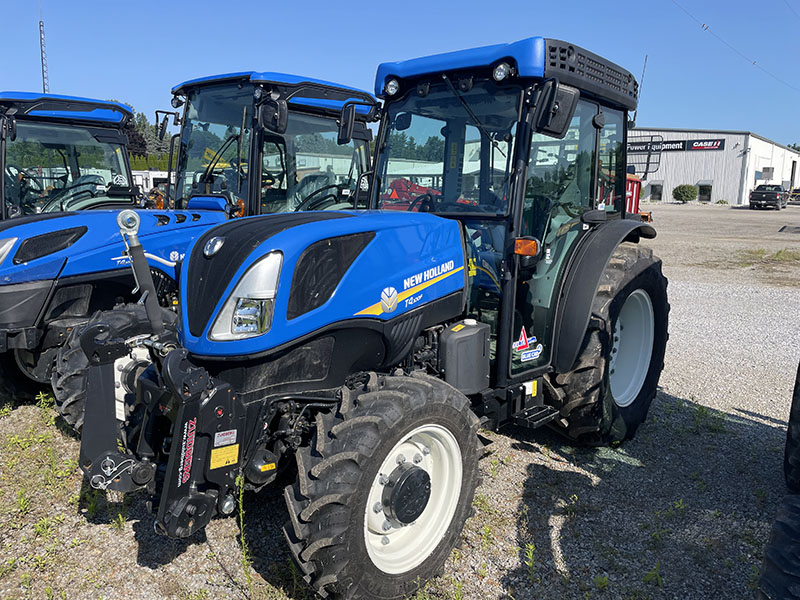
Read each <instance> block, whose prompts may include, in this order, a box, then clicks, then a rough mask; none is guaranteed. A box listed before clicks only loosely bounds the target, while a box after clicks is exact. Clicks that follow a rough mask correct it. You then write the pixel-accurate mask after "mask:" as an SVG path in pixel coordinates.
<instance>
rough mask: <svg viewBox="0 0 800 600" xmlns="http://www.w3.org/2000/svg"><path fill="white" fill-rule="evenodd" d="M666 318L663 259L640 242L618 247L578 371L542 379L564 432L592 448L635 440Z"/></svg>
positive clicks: (657, 368)
mask: <svg viewBox="0 0 800 600" xmlns="http://www.w3.org/2000/svg"><path fill="white" fill-rule="evenodd" d="M668 315H669V304H668V303H667V280H666V278H665V277H664V275H663V274H662V272H661V260H660V259H658V258H657V257H655V256H653V252H652V250H651V249H650V248H646V247H643V246H639V245H638V244H631V243H623V244H621V245H620V246H618V247H617V249H616V250H615V251H614V253H613V254H612V255H611V258H610V259H609V262H608V265H607V266H606V268H605V270H604V271H603V275H602V277H601V279H600V285H599V286H598V290H597V292H596V294H595V298H594V300H593V302H592V318H591V321H590V324H589V328H588V329H587V331H586V335H585V337H584V340H583V344H582V346H581V351H580V354H579V355H578V358H577V360H576V362H575V365H574V366H573V369H572V370H571V371H569V372H568V373H559V374H555V375H549V376H546V377H545V393H546V394H547V396H548V400H549V403H550V404H552V405H553V406H554V407H556V408H558V409H559V411H560V416H561V419H559V420H556V421H555V422H554V424H555V425H556V428H557V429H558V430H559V431H561V432H562V433H564V434H566V435H567V436H568V437H569V438H570V439H572V440H574V441H575V442H578V443H581V444H586V445H593V446H597V445H606V444H611V443H614V442H621V441H623V440H627V439H631V438H632V437H633V436H634V435H635V433H636V430H637V429H638V427H639V425H641V424H642V422H644V420H645V418H646V417H647V411H648V410H649V408H650V404H651V402H652V401H653V398H654V397H655V395H656V391H657V388H658V379H659V377H660V376H661V371H662V369H663V368H664V353H665V350H666V344H667V337H668V333H667V321H668ZM626 328H627V330H626Z"/></svg>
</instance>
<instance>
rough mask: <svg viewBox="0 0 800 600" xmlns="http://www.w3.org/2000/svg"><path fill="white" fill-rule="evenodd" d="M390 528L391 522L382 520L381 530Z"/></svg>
mask: <svg viewBox="0 0 800 600" xmlns="http://www.w3.org/2000/svg"><path fill="white" fill-rule="evenodd" d="M391 528H392V524H391V523H389V521H384V522H383V530H384V531H389V530H390V529H391Z"/></svg>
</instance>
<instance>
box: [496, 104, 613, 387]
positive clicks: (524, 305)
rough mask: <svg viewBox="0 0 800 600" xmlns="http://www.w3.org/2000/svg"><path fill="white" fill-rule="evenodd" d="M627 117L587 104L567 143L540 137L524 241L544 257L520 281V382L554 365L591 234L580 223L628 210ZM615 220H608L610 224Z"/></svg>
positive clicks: (529, 179) (515, 322)
mask: <svg viewBox="0 0 800 600" xmlns="http://www.w3.org/2000/svg"><path fill="white" fill-rule="evenodd" d="M623 141H624V113H623V112H622V111H616V110H610V109H607V108H602V109H601V107H600V106H599V105H598V104H596V103H594V102H590V101H587V100H585V99H581V100H579V102H578V106H577V108H576V110H575V114H574V116H573V119H572V122H571V123H570V127H569V130H568V132H567V135H566V136H565V137H564V139H562V140H557V139H555V138H551V137H549V136H546V135H542V134H537V133H534V134H533V138H532V140H531V146H530V154H529V157H528V169H527V176H526V182H525V194H524V200H523V202H524V204H523V212H522V215H523V218H522V228H521V232H520V235H522V236H534V237H535V238H536V239H538V240H539V241H540V243H541V247H542V251H541V255H540V258H539V260H538V262H537V263H536V265H535V267H534V268H533V270H532V272H528V273H525V272H519V273H518V274H517V285H516V297H515V309H514V316H513V319H512V330H511V360H510V373H509V375H510V376H511V377H512V378H513V377H516V376H519V375H521V374H523V373H525V372H527V371H529V370H532V369H537V368H540V367H545V366H547V365H548V364H549V363H550V359H551V350H552V349H551V345H552V335H553V323H554V317H555V312H556V311H555V308H556V305H557V302H558V295H559V290H560V288H561V283H562V280H563V277H564V272H565V270H566V266H567V265H568V263H569V258H570V256H571V255H572V252H573V251H574V250H575V248H576V246H577V244H578V242H579V241H580V240H581V238H582V237H583V236H584V235H585V233H586V232H587V231H588V230H589V227H590V226H589V225H587V224H585V223H584V222H583V221H582V220H581V217H582V215H583V214H584V213H585V212H586V211H588V210H593V209H601V210H605V211H607V212H608V213H609V214H610V215H611V214H614V213H618V212H619V211H620V210H622V209H623V203H624V192H625V190H624V185H625V165H624V156H625V153H624V151H623ZM610 215H609V216H610Z"/></svg>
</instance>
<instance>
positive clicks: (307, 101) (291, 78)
mask: <svg viewBox="0 0 800 600" xmlns="http://www.w3.org/2000/svg"><path fill="white" fill-rule="evenodd" d="M237 79H238V80H245V81H249V82H252V83H266V84H273V85H277V86H283V87H294V88H298V89H300V88H302V87H303V86H309V87H310V86H314V87H317V88H319V87H324V88H330V89H331V91H332V92H334V97H331V98H318V97H305V96H294V97H292V98H291V100H290V101H289V102H290V103H292V104H302V105H306V106H311V107H315V108H321V109H328V110H341V108H342V106H343V105H344V103H345V102H347V101H348V100H356V101H361V102H367V103H370V104H375V103H377V100H376V99H375V97H374V96H373V95H372V94H370V93H369V92H366V91H364V90H359V89H358V88H354V87H350V86H347V85H341V84H339V83H334V82H332V81H325V80H322V79H315V78H313V77H305V76H302V75H291V74H289V73H276V72H272V71H265V72H259V71H240V72H237V73H225V74H221V75H211V76H208V77H198V78H197V79H190V80H189V81H184V82H183V83H181V84H180V85H176V86H175V87H174V88H172V93H173V94H175V95H185V94H186V93H187V92H188V91H189V90H190V89H192V88H194V87H199V86H203V85H208V84H215V83H224V82H226V81H235V80H237ZM336 92H338V94H337V93H336ZM361 108H362V107H358V112H365V111H363V110H361Z"/></svg>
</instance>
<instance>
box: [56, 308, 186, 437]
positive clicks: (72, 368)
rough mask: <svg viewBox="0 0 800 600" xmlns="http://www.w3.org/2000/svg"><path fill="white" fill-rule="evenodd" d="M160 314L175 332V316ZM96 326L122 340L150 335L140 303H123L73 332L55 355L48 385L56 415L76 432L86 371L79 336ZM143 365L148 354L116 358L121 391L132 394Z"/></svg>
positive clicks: (149, 328) (165, 311) (116, 381)
mask: <svg viewBox="0 0 800 600" xmlns="http://www.w3.org/2000/svg"><path fill="white" fill-rule="evenodd" d="M161 313H162V318H163V321H164V326H165V327H168V328H172V329H174V328H175V325H176V320H177V316H176V315H175V313H173V312H172V311H169V310H167V309H161ZM96 323H107V324H108V325H110V326H111V328H112V330H113V331H114V333H115V335H118V336H119V337H122V338H123V339H125V340H131V339H133V338H136V337H139V336H144V335H148V334H151V333H152V328H151V327H150V321H149V320H148V319H147V311H146V309H145V307H144V306H143V305H141V304H124V305H120V306H118V307H117V308H115V309H113V310H106V311H98V312H96V313H95V314H94V315H92V318H91V319H89V320H88V321H87V322H86V323H84V324H83V326H81V327H76V328H75V329H73V330H72V333H70V336H69V338H68V339H67V342H66V343H65V344H64V346H62V347H61V348H60V349H59V351H58V354H57V355H56V360H55V364H54V366H53V377H52V380H51V382H52V385H53V395H54V396H55V399H56V406H57V407H58V411H59V413H61V416H62V417H64V420H65V421H66V422H67V423H69V424H70V425H71V426H72V427H73V428H74V429H75V430H76V431H78V432H80V430H81V428H82V427H83V413H84V409H85V407H86V377H87V374H88V369H89V360H88V359H87V358H86V355H85V354H84V352H83V349H81V344H80V337H81V333H83V331H84V330H85V329H86V327H88V326H89V325H94V324H96ZM143 362H148V363H149V355H148V354H146V353H143V352H139V353H138V355H137V354H136V353H134V352H132V353H131V355H129V356H126V357H123V358H120V359H118V360H117V361H116V363H115V369H114V376H115V378H116V380H115V384H119V386H120V389H123V390H125V391H126V392H127V393H135V387H134V382H135V376H136V374H137V372H138V371H140V370H141V369H139V367H137V364H135V363H143ZM119 366H122V367H123V371H120V370H119V369H118V368H116V367H119ZM131 388H133V389H131Z"/></svg>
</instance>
